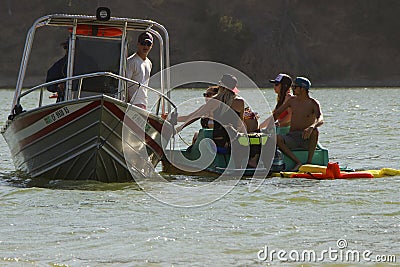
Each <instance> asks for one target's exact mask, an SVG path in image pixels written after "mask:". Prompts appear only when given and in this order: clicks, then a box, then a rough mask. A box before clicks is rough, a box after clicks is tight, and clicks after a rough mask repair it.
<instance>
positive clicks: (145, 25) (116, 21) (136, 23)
mask: <svg viewBox="0 0 400 267" xmlns="http://www.w3.org/2000/svg"><path fill="white" fill-rule="evenodd" d="M79 25H89V26H95V27H96V26H103V27H111V28H118V29H120V30H121V32H122V35H121V37H120V38H121V57H120V64H119V66H120V70H119V75H116V76H115V77H113V78H116V79H118V81H119V84H118V92H119V95H118V96H117V98H118V99H120V100H122V99H123V95H122V94H121V92H122V91H124V90H121V88H125V95H126V83H127V82H134V81H132V80H130V79H126V78H124V77H122V76H125V74H126V73H125V71H126V58H127V52H128V51H127V43H128V41H127V32H128V31H148V32H150V33H151V34H153V36H155V37H157V39H158V41H159V51H160V55H159V56H160V86H161V92H160V94H159V95H160V99H159V104H161V108H162V113H165V112H166V110H165V109H166V108H167V110H168V112H171V103H172V101H171V100H170V58H169V34H168V31H167V30H166V28H165V27H164V26H163V25H161V24H160V23H157V22H155V21H152V20H145V19H133V18H120V17H110V19H109V20H106V21H103V20H102V21H100V20H97V18H96V16H88V15H70V14H53V15H47V16H43V17H41V18H39V19H37V20H36V21H35V22H34V23H33V25H32V26H31V27H30V29H29V31H28V34H27V37H26V41H25V46H24V52H23V55H22V59H21V65H20V69H19V73H18V79H17V84H16V89H15V94H14V99H13V102H12V107H11V111H10V115H12V114H13V112H14V110H15V107H16V106H17V105H18V104H19V102H20V98H21V97H22V96H24V95H26V94H22V93H21V92H22V86H23V82H24V79H25V75H26V69H27V66H28V61H29V58H30V54H31V49H32V45H33V40H34V36H35V33H36V30H37V29H38V28H42V27H44V26H50V27H67V28H69V29H71V35H70V37H69V38H70V39H69V41H70V42H69V53H68V70H67V77H66V79H61V80H58V82H60V81H66V82H67V86H66V93H67V94H66V96H67V99H66V100H69V99H72V94H71V92H72V80H73V79H71V78H73V77H74V76H73V67H74V62H73V61H74V55H75V44H76V37H77V36H80V35H79V34H77V28H78V26H79ZM101 38H107V37H101ZM99 73H102V74H101V75H103V76H110V77H111V76H113V75H111V74H112V73H107V72H98V73H97V74H95V73H94V74H95V75H94V76H99ZM106 73H107V74H106ZM114 75H115V74H114ZM94 76H92V77H94ZM56 82H57V81H55V82H51V83H44V84H41V85H38V86H35V87H33V88H32V89H34V90H32V91H35V90H36V88H37V87H43V86H47V85H50V84H55V83H56ZM140 86H144V85H142V84H140ZM145 87H146V88H150V87H147V86H145ZM152 90H153V91H156V92H158V91H157V90H155V89H152ZM29 91H31V90H29ZM164 97H165V99H167V101H166V106H167V107H165V105H164ZM40 101H41V100H40ZM125 101H126V98H125ZM174 108H176V107H175V106H174ZM157 112H158V110H157Z"/></svg>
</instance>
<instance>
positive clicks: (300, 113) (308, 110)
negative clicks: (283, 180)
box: [273, 77, 324, 171]
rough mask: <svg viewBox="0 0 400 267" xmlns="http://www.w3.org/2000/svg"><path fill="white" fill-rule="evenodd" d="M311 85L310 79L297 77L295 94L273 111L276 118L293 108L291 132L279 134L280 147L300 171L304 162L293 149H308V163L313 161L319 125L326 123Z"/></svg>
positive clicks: (294, 169) (278, 143)
mask: <svg viewBox="0 0 400 267" xmlns="http://www.w3.org/2000/svg"><path fill="white" fill-rule="evenodd" d="M310 87H311V82H310V80H309V79H307V78H305V77H297V78H296V79H295V81H294V83H293V85H292V89H293V94H294V96H292V97H290V98H289V99H288V100H287V101H286V102H285V103H284V104H283V105H281V106H280V107H279V108H278V109H276V110H275V111H274V112H273V116H274V119H275V120H276V119H277V118H278V117H279V115H280V114H281V113H282V112H284V111H285V110H286V109H287V108H291V110H292V119H291V121H290V131H289V133H287V134H286V135H278V136H277V145H278V147H279V149H280V150H281V151H282V152H283V153H284V154H286V155H287V156H288V157H289V158H291V159H292V160H293V161H294V162H295V163H296V165H295V167H294V168H293V169H292V171H298V169H299V168H300V166H301V165H302V162H301V161H300V160H299V159H298V158H297V157H296V156H295V155H294V154H293V152H292V151H291V149H307V150H308V158H307V163H308V164H309V163H311V160H312V158H313V155H314V152H315V148H316V147H317V143H318V135H319V133H318V129H317V127H319V126H321V125H322V124H323V123H324V122H323V115H322V112H321V107H320V104H319V102H318V101H317V100H316V99H314V98H312V97H310V96H309V89H310Z"/></svg>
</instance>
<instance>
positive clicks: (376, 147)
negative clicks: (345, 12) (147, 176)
mask: <svg viewBox="0 0 400 267" xmlns="http://www.w3.org/2000/svg"><path fill="white" fill-rule="evenodd" d="M202 92H203V91H202V90H198V89H190V90H189V89H187V90H186V89H182V90H178V91H177V92H176V93H174V94H173V95H174V99H176V100H177V102H183V101H184V100H187V99H193V98H194V97H198V96H201V94H202ZM244 93H245V92H244ZM261 94H262V95H263V96H264V97H265V99H266V100H267V102H268V103H270V105H274V103H275V97H276V96H275V94H274V93H273V90H272V89H264V90H261ZM312 95H313V96H314V97H316V98H317V99H318V100H319V101H320V103H321V106H322V110H323V113H324V118H325V124H324V125H323V126H322V127H321V129H320V131H321V135H320V142H321V143H322V144H323V145H324V146H325V147H327V148H328V149H329V154H330V158H331V160H332V161H335V162H339V163H340V165H341V166H347V167H350V168H354V169H380V168H382V167H388V168H395V169H400V163H399V162H400V147H399V144H400V135H399V132H400V126H399V125H400V123H399V117H400V89H396V88H389V89H388V88H357V89H354V88H353V89H347V88H341V89H315V90H312ZM12 97H13V92H12V91H11V90H0V101H1V102H2V105H1V114H0V117H1V118H2V124H4V121H5V118H6V117H7V115H8V112H9V109H10V103H11V99H12ZM246 99H247V101H248V102H249V103H251V105H252V107H253V108H254V109H255V110H257V111H258V112H259V113H260V115H261V117H262V118H265V117H266V116H267V114H268V113H269V111H268V107H267V106H266V105H265V102H264V101H262V100H261V99H260V98H259V97H253V98H251V97H250V98H246ZM191 101H192V102H191V104H190V105H185V106H182V107H181V108H180V110H181V112H182V114H187V112H189V111H190V110H193V109H194V106H196V105H200V104H201V103H202V101H203V100H202V99H201V98H198V99H193V100H191ZM197 127H198V123H195V124H194V125H193V126H192V127H188V128H187V129H186V130H184V131H183V132H182V138H183V139H184V140H186V141H187V142H190V140H191V136H192V134H193V131H194V130H196V128H197ZM177 142H182V141H181V140H177ZM0 155H1V160H0V175H1V176H0V209H1V217H0V225H1V226H0V266H269V265H273V266H275V265H278V266H287V265H290V266H302V265H305V266H310V265H311V266H319V265H321V264H322V263H327V264H329V266H348V265H352V266H354V265H357V266H363V265H365V264H366V263H367V262H369V261H371V262H372V263H370V264H371V265H372V266H387V265H389V263H377V262H374V260H376V261H378V260H381V261H383V260H386V261H392V262H393V261H394V260H395V261H396V262H397V263H393V266H395V265H396V266H398V265H399V264H400V242H399V241H400V239H399V236H400V194H399V192H400V176H395V177H386V178H379V179H354V180H326V181H317V180H304V179H287V178H270V179H266V180H265V181H264V182H263V183H262V185H261V186H260V187H259V188H258V189H257V190H256V191H254V192H250V191H249V186H248V185H249V181H247V180H244V181H241V182H239V183H238V184H237V185H236V186H234V187H233V189H232V190H231V191H230V192H229V193H227V194H226V195H224V196H221V197H220V198H218V200H216V201H213V202H210V203H209V204H206V205H202V206H200V207H191V208H179V207H174V206H171V205H168V204H166V203H165V202H163V201H159V200H156V199H154V198H153V197H152V196H151V195H149V194H147V193H146V192H144V191H143V190H140V188H138V186H136V185H135V184H130V183H125V184H102V183H96V182H65V181H31V180H30V179H29V178H27V177H24V175H23V174H20V173H17V172H15V171H14V167H13V164H12V161H11V158H10V153H9V150H8V147H7V145H6V143H5V142H4V140H3V139H2V138H1V140H0ZM158 169H160V167H158ZM174 178H175V179H173V180H172V181H171V182H170V183H171V184H174V185H177V186H181V187H182V188H184V187H185V186H192V187H200V186H204V185H206V184H207V183H209V182H207V181H204V179H198V178H194V177H188V176H187V177H185V176H177V177H174ZM159 187H160V190H165V191H167V190H168V187H167V186H166V187H164V186H163V184H160V185H159ZM229 187H230V185H229V184H225V183H223V182H221V183H219V184H218V183H217V184H215V185H213V187H210V188H209V194H210V195H213V194H214V193H216V192H219V190H221V189H223V190H225V189H227V191H229V190H230V189H229ZM168 193H169V192H166V194H168ZM205 195H206V197H207V193H206V194H205ZM196 197H199V198H200V196H196V195H194V196H192V198H194V199H195V198H196ZM201 197H204V195H203V196H201ZM274 251H276V253H275V254H274V253H273V252H274ZM278 251H281V252H280V254H279V253H278ZM305 251H306V252H309V253H311V252H310V251H313V252H315V254H316V255H317V256H316V258H315V259H313V260H311V261H310V260H307V258H303V260H302V259H301V256H299V257H296V255H301V254H302V253H303V254H304V252H305ZM324 251H327V252H326V253H324ZM348 251H352V252H354V253H355V251H357V252H358V253H359V255H361V256H360V259H359V260H357V258H356V257H354V260H353V261H352V259H353V258H351V257H348V258H346V257H345V256H344V255H345V254H346V253H347V252H348ZM271 253H272V254H271ZM278 254H279V255H278ZM310 255H311V254H310ZM363 255H364V256H363ZM311 258H312V257H311Z"/></svg>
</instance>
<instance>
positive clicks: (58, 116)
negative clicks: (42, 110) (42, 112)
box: [43, 107, 69, 124]
mask: <svg viewBox="0 0 400 267" xmlns="http://www.w3.org/2000/svg"><path fill="white" fill-rule="evenodd" d="M67 114H69V109H68V107H62V108H60V109H58V110H56V111H54V112H53V113H51V114H50V115H48V116H46V117H44V119H43V120H44V122H45V123H46V124H51V123H53V122H55V121H58V120H59V119H61V118H62V117H64V116H65V115H67Z"/></svg>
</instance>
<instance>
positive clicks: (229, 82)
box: [219, 74, 240, 94]
mask: <svg viewBox="0 0 400 267" xmlns="http://www.w3.org/2000/svg"><path fill="white" fill-rule="evenodd" d="M219 85H221V86H223V87H225V88H227V89H229V90H231V91H232V92H234V93H235V94H237V93H239V92H240V91H239V89H237V87H236V86H237V79H236V77H235V76H233V75H231V74H224V75H222V78H221V80H220V81H219Z"/></svg>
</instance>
